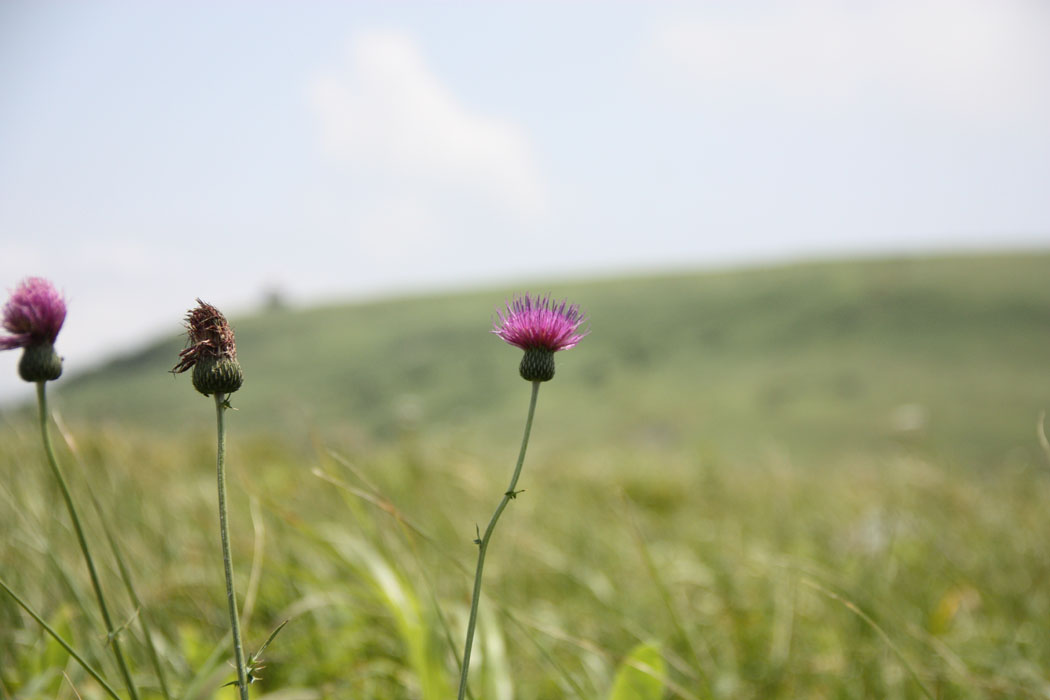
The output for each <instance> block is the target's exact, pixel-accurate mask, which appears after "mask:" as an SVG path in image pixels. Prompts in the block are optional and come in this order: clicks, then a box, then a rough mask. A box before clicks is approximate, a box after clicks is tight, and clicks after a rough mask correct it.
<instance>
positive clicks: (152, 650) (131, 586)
mask: <svg viewBox="0 0 1050 700" xmlns="http://www.w3.org/2000/svg"><path fill="white" fill-rule="evenodd" d="M88 494H89V495H90V496H91V502H92V504H93V505H94V506H95V512H96V513H98V516H99V518H101V517H102V504H101V503H99V502H98V498H97V497H96V496H95V492H94V491H92V490H91V489H90V488H88ZM102 528H103V529H104V530H105V532H106V539H108V540H109V548H110V550H112V552H113V558H114V559H116V561H117V569H118V570H119V571H120V578H121V580H122V581H123V582H124V588H125V590H126V591H127V592H128V597H129V598H130V599H131V604H132V605H134V606H135V609H136V610H137V611H138V618H139V625H140V626H141V627H142V636H143V637H145V638H146V651H148V652H149V658H150V663H151V664H152V665H153V672H154V673H155V674H156V676H157V682H158V683H160V691H161V693H162V694H163V695H164V700H171V691H170V690H169V689H168V679H167V676H165V674H164V668H163V666H162V665H161V663H160V656H159V655H158V654H157V646H156V645H155V644H154V643H153V630H152V629H151V625H150V621H149V613H148V612H147V611H146V609H145V608H144V606H143V605H142V599H140V598H139V594H138V592H137V591H136V590H135V582H134V580H133V579H132V578H131V571H130V570H129V569H128V565H127V563H126V562H125V561H124V555H123V554H122V553H121V551H120V547H119V546H118V545H117V539H116V537H115V536H114V535H113V530H112V529H111V528H110V527H109V525H108V524H107V523H106V521H105V520H103V521H102Z"/></svg>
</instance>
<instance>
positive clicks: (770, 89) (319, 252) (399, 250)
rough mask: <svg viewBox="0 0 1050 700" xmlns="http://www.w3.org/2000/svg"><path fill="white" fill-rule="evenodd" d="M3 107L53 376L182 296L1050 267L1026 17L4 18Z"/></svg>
mask: <svg viewBox="0 0 1050 700" xmlns="http://www.w3.org/2000/svg"><path fill="white" fill-rule="evenodd" d="M0 86H2V90H0V286H2V287H4V288H5V289H11V288H13V287H14V285H15V284H17V282H18V281H19V280H20V279H21V278H23V277H24V276H26V275H42V276H46V277H48V278H50V279H52V280H54V281H55V283H56V284H57V285H59V286H60V287H61V288H62V289H64V291H65V292H66V294H67V296H68V299H69V302H70V312H69V317H68V321H67V324H66V327H65V330H64V331H63V333H62V336H61V338H60V342H59V350H60V351H61V352H62V353H63V354H64V355H65V356H66V357H67V364H66V368H67V369H66V371H67V373H69V374H76V373H77V372H80V371H83V370H85V369H87V368H90V367H93V366H94V365H97V364H98V363H99V362H100V361H101V360H103V359H104V358H106V357H108V356H110V355H112V354H114V353H127V352H130V351H134V350H136V349H138V348H140V347H142V346H144V345H145V344H147V343H148V342H149V341H150V340H152V339H154V338H156V337H157V336H158V335H163V334H169V335H173V334H175V333H177V332H178V331H179V324H180V319H181V317H182V315H183V314H184V313H185V310H186V309H187V308H189V307H190V306H191V305H192V304H193V300H194V298H195V297H198V296H200V297H202V298H204V299H205V300H207V301H209V302H211V303H214V304H216V305H218V306H219V307H220V308H222V309H224V310H226V311H227V312H228V313H229V314H231V315H232V316H234V317H236V316H238V315H243V314H246V313H249V312H252V311H254V310H256V309H259V308H264V307H266V306H267V305H270V306H274V305H281V304H287V305H292V306H304V305H312V304H314V303H316V302H319V301H326V302H327V301H332V300H360V299H368V298H373V297H385V296H389V295H403V294H406V293H411V294H416V293H421V292H429V291H433V290H441V289H459V288H476V287H493V288H498V289H500V290H502V289H503V288H505V287H506V288H508V289H513V288H514V287H513V284H516V283H517V282H518V281H522V282H524V281H530V282H534V281H535V280H543V281H544V282H545V283H546V284H547V286H548V287H549V288H551V289H553V290H554V291H556V292H557V291H558V284H557V282H558V280H563V279H565V280H567V279H573V280H576V279H581V278H590V277H595V276H607V277H608V276H615V275H618V274H621V273H636V272H639V271H659V270H669V269H674V270H690V269H699V268H708V267H719V266H726V265H754V264H759V263H768V262H771V261H783V260H798V259H809V258H824V257H852V256H858V255H872V254H876V255H882V254H887V253H919V252H930V251H939V252H956V251H966V250H975V249H976V250H987V249H1000V248H1008V249H1042V248H1045V247H1046V246H1047V245H1048V244H1050V197H1047V183H1048V182H1050V129H1047V124H1048V123H1050V6H1048V5H1047V4H1046V3H1045V2H1041V1H1040V0H1004V1H1001V2H987V1H983V0H962V1H959V0H917V1H915V0H908V1H904V0H901V1H890V2H878V3H862V2H827V1H824V0H793V1H791V2H740V3H619V2H617V3H603V4H595V3H516V4H515V3H494V4H486V3H440V4H435V3H422V2H420V3H410V2H406V3H329V2H323V3H308V4H302V3H263V4H251V5H249V4H246V3H221V4H215V3H178V4H174V3H146V4H142V3H127V2H112V3H107V2H95V3H38V2H29V1H18V0H15V1H11V2H5V3H3V5H2V6H0ZM498 301H499V299H498V298H497V299H494V302H498ZM492 305H494V304H492ZM490 306H491V305H490ZM486 320H487V319H486ZM16 362H17V357H16V353H2V354H0V399H12V398H18V397H24V396H26V395H27V392H26V387H25V386H23V385H22V383H21V382H19V381H18V380H17V378H16V376H15V372H14V367H15V364H16Z"/></svg>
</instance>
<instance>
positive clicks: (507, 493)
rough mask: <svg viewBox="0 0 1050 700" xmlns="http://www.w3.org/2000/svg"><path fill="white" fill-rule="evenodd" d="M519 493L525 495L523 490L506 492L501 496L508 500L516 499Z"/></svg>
mask: <svg viewBox="0 0 1050 700" xmlns="http://www.w3.org/2000/svg"><path fill="white" fill-rule="evenodd" d="M519 493H525V489H518V490H517V491H507V492H506V493H504V494H503V495H504V496H507V497H508V498H517V497H518V494H519Z"/></svg>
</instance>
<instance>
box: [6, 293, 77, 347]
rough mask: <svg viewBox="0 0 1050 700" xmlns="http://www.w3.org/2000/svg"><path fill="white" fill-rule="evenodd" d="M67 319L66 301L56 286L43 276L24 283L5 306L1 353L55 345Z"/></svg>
mask: <svg viewBox="0 0 1050 700" xmlns="http://www.w3.org/2000/svg"><path fill="white" fill-rule="evenodd" d="M65 320H66V301H65V299H63V298H62V295H61V294H60V293H59V292H58V290H57V289H55V287H54V285H52V284H51V283H50V282H48V281H47V280H46V279H44V278H43V277H27V278H26V279H24V280H22V283H21V284H19V285H18V287H17V288H16V289H15V291H14V293H13V294H11V299H10V301H8V302H7V305H6V306H4V323H3V325H4V330H7V331H8V332H10V333H12V334H13V335H7V336H0V350H14V349H15V348H27V347H29V346H30V345H54V344H55V338H57V337H58V332H59V331H60V330H61V329H62V324H63V323H64V322H65Z"/></svg>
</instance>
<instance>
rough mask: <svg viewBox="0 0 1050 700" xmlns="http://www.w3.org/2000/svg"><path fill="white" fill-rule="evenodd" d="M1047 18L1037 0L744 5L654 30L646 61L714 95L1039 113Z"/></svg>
mask: <svg viewBox="0 0 1050 700" xmlns="http://www.w3.org/2000/svg"><path fill="white" fill-rule="evenodd" d="M1048 20H1050V11H1047V9H1046V8H1044V7H1040V6H1039V5H1038V4H1037V3H1036V2H1034V1H1033V0H1002V1H1001V2H990V1H987V0H889V1H884V2H877V3H842V2H832V1H830V0H793V1H789V2H778V3H769V4H767V5H764V6H763V9H761V10H758V9H756V7H755V6H754V5H753V4H749V3H745V4H744V5H741V6H736V9H735V11H733V12H731V13H729V14H710V15H707V16H704V15H699V14H695V13H694V14H693V15H691V16H690V17H689V18H686V19H680V20H678V21H674V22H665V23H663V24H661V25H659V26H658V27H657V28H656V29H655V31H654V32H653V33H652V35H651V36H650V38H649V41H648V43H647V45H646V47H645V49H644V54H643V60H644V63H645V64H646V66H647V67H648V68H649V69H650V70H651V71H655V72H656V73H657V74H658V75H659V77H660V79H661V80H662V81H665V82H670V83H672V84H673V86H674V87H676V88H678V89H682V88H684V89H686V90H687V91H688V92H690V93H692V94H694V95H704V96H708V97H710V98H711V101H715V100H729V101H730V103H736V102H741V101H742V102H743V103H744V104H748V105H754V104H755V103H756V102H762V101H770V100H774V101H778V102H779V101H786V102H789V103H791V104H792V106H793V107H795V108H796V109H802V110H806V109H811V108H817V109H827V108H829V107H830V108H844V107H849V106H850V105H854V106H856V107H857V108H860V109H867V108H871V107H873V106H880V105H886V104H895V105H897V106H904V107H906V108H920V109H923V110H926V111H930V110H932V111H935V112H938V113H950V114H952V115H958V116H962V115H968V116H976V117H979V118H987V117H996V116H998V117H1004V116H1005V117H1014V116H1018V115H1020V116H1022V117H1025V116H1032V115H1035V116H1038V115H1045V113H1046V110H1047V109H1050V48H1048V47H1050V29H1048V27H1050V22H1048Z"/></svg>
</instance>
